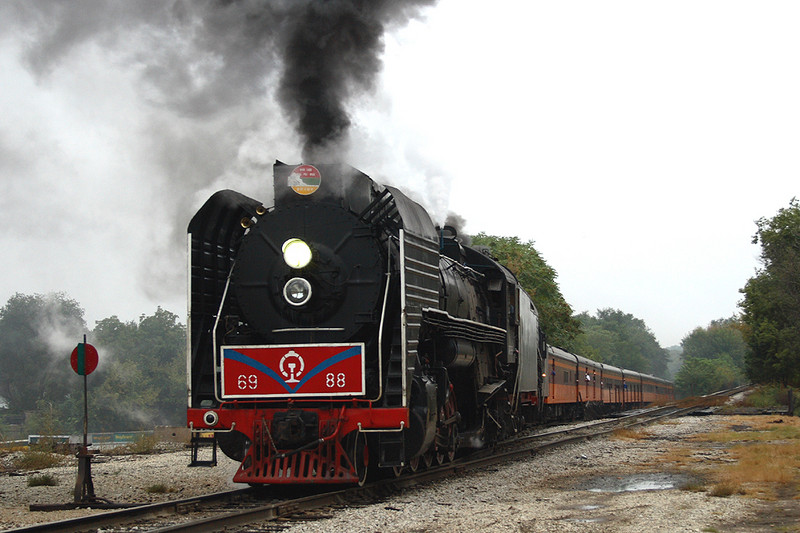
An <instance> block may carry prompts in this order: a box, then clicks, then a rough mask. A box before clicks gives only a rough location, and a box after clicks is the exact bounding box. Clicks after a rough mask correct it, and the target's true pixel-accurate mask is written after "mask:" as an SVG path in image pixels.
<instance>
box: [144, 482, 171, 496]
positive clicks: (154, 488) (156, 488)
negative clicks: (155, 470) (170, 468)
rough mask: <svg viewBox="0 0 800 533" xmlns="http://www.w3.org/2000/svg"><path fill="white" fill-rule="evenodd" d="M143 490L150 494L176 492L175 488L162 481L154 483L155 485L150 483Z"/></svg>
mask: <svg viewBox="0 0 800 533" xmlns="http://www.w3.org/2000/svg"><path fill="white" fill-rule="evenodd" d="M144 490H145V491H146V492H149V493H151V494H167V493H169V492H178V490H177V489H174V488H172V487H170V486H168V485H165V484H164V483H156V484H155V485H150V486H149V487H147V488H146V489H144Z"/></svg>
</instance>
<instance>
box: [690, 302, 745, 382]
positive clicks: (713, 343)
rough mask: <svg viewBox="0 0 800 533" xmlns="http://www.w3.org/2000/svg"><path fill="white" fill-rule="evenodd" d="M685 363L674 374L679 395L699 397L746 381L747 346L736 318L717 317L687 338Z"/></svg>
mask: <svg viewBox="0 0 800 533" xmlns="http://www.w3.org/2000/svg"><path fill="white" fill-rule="evenodd" d="M681 346H682V347H683V365H682V366H681V368H680V370H679V371H678V374H677V375H676V376H675V386H676V389H677V392H678V395H680V396H698V395H701V394H708V393H711V392H716V391H719V390H723V389H729V388H732V387H736V386H738V385H742V384H743V383H745V382H746V377H745V375H744V360H745V355H746V352H747V345H746V344H745V342H744V336H743V334H742V324H741V322H740V321H739V320H738V319H737V318H729V319H726V320H716V321H714V322H712V323H711V324H710V325H709V326H708V327H707V328H696V329H695V330H694V331H692V332H691V333H689V334H688V335H687V336H686V337H684V339H683V341H682V342H681Z"/></svg>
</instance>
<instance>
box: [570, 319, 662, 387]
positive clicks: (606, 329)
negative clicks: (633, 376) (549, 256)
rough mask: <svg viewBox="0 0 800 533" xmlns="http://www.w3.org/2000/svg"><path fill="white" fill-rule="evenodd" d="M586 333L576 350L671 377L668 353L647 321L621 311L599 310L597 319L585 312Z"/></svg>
mask: <svg viewBox="0 0 800 533" xmlns="http://www.w3.org/2000/svg"><path fill="white" fill-rule="evenodd" d="M577 319H578V320H579V321H580V322H581V324H582V325H583V334H582V335H580V336H579V337H578V339H577V340H576V351H577V352H578V353H580V354H581V355H585V356H587V357H590V358H592V359H594V360H596V361H601V362H603V363H608V364H610V365H614V366H618V367H621V368H629V369H631V370H636V371H637V372H644V373H647V374H653V375H655V376H659V377H667V361H668V358H669V357H668V354H667V351H666V350H665V349H664V348H662V347H661V346H660V345H659V344H658V341H657V340H656V338H655V336H654V335H653V333H652V332H651V331H650V329H649V328H648V327H647V325H646V324H645V323H644V321H643V320H641V319H639V318H636V317H634V316H633V315H631V314H629V313H624V312H622V311H620V310H617V309H599V310H598V311H597V316H596V317H592V316H590V315H589V314H588V313H581V314H580V315H578V316H577Z"/></svg>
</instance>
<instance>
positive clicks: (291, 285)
mask: <svg viewBox="0 0 800 533" xmlns="http://www.w3.org/2000/svg"><path fill="white" fill-rule="evenodd" d="M283 297H284V298H285V299H286V301H287V302H288V303H289V305H294V306H300V305H303V304H304V303H306V302H307V301H308V300H309V298H311V284H310V283H309V282H308V280H307V279H303V278H292V279H290V280H289V281H287V282H286V285H284V286H283Z"/></svg>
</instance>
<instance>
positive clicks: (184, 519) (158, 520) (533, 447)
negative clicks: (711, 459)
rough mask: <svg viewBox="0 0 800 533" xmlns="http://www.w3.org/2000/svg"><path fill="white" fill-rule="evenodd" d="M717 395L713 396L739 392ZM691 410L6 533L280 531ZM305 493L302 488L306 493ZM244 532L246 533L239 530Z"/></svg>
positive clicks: (656, 411)
mask: <svg viewBox="0 0 800 533" xmlns="http://www.w3.org/2000/svg"><path fill="white" fill-rule="evenodd" d="M738 391H739V389H735V390H733V391H723V392H721V393H717V394H718V395H729V394H734V393H735V392H738ZM697 408H698V406H697V405H696V404H695V405H691V406H685V407H678V406H675V405H670V406H664V407H656V408H650V409H643V410H639V411H635V412H629V413H625V414H623V415H621V416H619V417H616V418H612V419H603V420H597V421H592V422H586V423H579V424H574V425H569V426H565V427H564V426H562V427H557V428H551V429H545V430H543V431H538V432H535V433H534V432H528V433H525V434H522V435H520V436H518V437H516V438H514V439H511V440H509V441H506V442H504V443H503V444H502V445H498V446H497V447H496V448H495V449H494V450H491V451H484V452H479V453H475V454H471V455H469V456H467V457H464V458H460V459H456V460H455V461H453V462H450V463H446V464H444V465H440V466H434V467H431V468H429V469H427V470H423V471H420V472H417V473H405V472H404V473H403V475H402V476H401V477H397V478H393V479H384V480H381V481H377V482H374V483H370V484H368V485H366V486H364V487H352V488H346V489H342V490H334V491H329V490H328V491H326V490H324V487H321V488H319V489H317V490H319V491H320V492H319V493H316V494H306V495H303V496H301V497H292V496H291V495H289V496H288V497H287V496H286V491H287V489H286V488H285V487H281V488H280V489H279V490H281V492H283V496H282V497H280V498H276V497H274V495H273V494H272V493H271V491H269V490H263V489H259V488H251V489H240V490H234V491H229V492H222V493H216V494H211V495H207V496H202V497H195V498H188V499H185V500H175V501H171V502H163V503H157V504H149V505H142V506H138V507H132V508H128V509H121V510H115V511H110V512H106V513H102V514H97V515H91V516H85V517H81V518H74V519H70V520H66V521H60V522H51V523H47V524H39V525H35V526H30V527H25V528H20V529H14V530H11V531H10V532H9V533H22V532H26V533H33V532H85V531H96V530H97V529H98V528H102V529H103V531H104V532H105V533H111V532H114V533H123V532H128V531H137V532H141V531H154V532H164V533H166V532H184V531H186V532H188V531H192V532H199V531H221V530H223V529H225V530H226V531H281V530H283V529H285V528H287V527H289V526H290V525H291V524H292V523H293V522H294V521H297V520H300V521H307V520H315V519H319V518H325V517H328V516H331V515H332V514H334V513H335V512H336V509H337V508H339V507H341V506H354V505H368V504H371V503H375V502H377V501H380V500H381V499H382V498H385V497H386V496H387V495H390V494H392V493H396V492H398V491H401V490H404V489H408V488H411V487H414V486H416V485H420V484H423V483H429V482H431V481H435V480H438V479H442V478H446V477H448V476H451V475H453V474H463V473H465V472H470V471H474V470H479V469H481V468H485V467H487V466H491V465H495V464H498V463H504V462H509V461H514V460H520V459H523V458H527V457H530V456H532V455H536V454H537V453H540V452H542V451H544V450H547V449H551V448H555V447H559V446H564V445H567V444H570V443H574V442H578V441H582V440H588V439H592V438H598V437H602V436H606V435H608V434H610V433H612V432H614V431H616V430H617V429H619V428H628V427H632V426H637V425H644V424H649V423H653V422H656V421H658V420H661V419H665V418H671V417H679V416H683V415H685V414H687V413H689V412H692V411H694V410H697ZM289 490H291V489H289ZM306 492H307V489H306ZM248 525H250V526H251V527H245V526H248Z"/></svg>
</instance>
